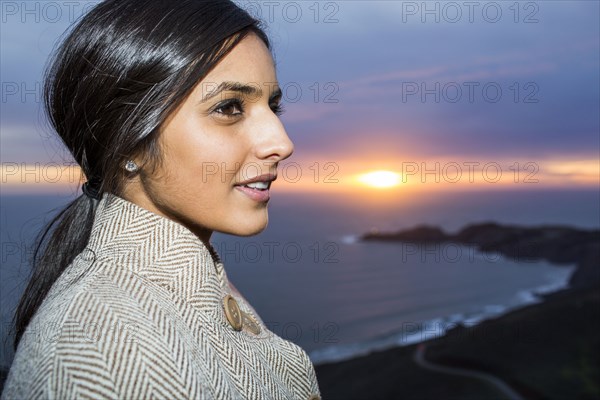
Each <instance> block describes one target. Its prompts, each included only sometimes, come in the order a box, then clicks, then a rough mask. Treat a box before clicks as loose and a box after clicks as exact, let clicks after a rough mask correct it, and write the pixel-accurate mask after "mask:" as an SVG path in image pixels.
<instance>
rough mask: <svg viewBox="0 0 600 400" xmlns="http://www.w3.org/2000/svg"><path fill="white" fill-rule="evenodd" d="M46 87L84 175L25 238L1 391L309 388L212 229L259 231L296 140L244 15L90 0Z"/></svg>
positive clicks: (220, 392)
mask: <svg viewBox="0 0 600 400" xmlns="http://www.w3.org/2000/svg"><path fill="white" fill-rule="evenodd" d="M45 100H46V108H47V112H48V115H49V118H50V121H51V122H52V124H53V126H54V128H55V129H56V131H57V132H58V134H59V135H60V136H61V138H62V140H63V141H64V143H65V144H66V146H67V147H68V149H69V150H70V152H71V153H72V154H73V157H74V158H75V160H76V161H77V162H78V163H79V165H80V166H81V168H82V170H83V172H84V173H85V175H86V176H87V177H88V180H87V182H86V183H85V184H84V185H83V192H84V194H83V195H82V196H80V197H79V198H77V199H76V200H74V201H73V202H72V203H71V204H69V205H68V206H67V207H66V209H65V210H64V211H62V212H61V213H60V215H58V216H57V218H56V219H55V220H54V221H53V222H52V223H51V224H50V226H49V229H48V230H46V231H45V233H44V234H43V235H42V236H41V239H40V241H39V247H38V250H39V252H36V257H34V271H33V275H32V279H31V281H30V283H29V285H28V287H27V288H26V290H25V293H24V295H23V297H22V299H21V302H20V304H19V306H18V309H17V313H16V316H15V322H16V335H15V336H16V339H15V346H16V348H17V351H16V354H15V359H14V362H13V365H12V367H11V370H10V372H9V376H8V378H7V382H6V385H5V390H4V392H3V396H2V398H3V399H17V398H18V399H24V398H57V399H58V398H59V399H68V398H79V397H81V398H121V399H142V398H172V399H184V398H195V399H196V398H198V399H200V398H202V399H230V398H236V399H238V398H248V399H250V398H251V399H259V398H261V399H262V398H265V399H271V398H272V399H309V398H313V399H316V398H319V396H320V393H319V388H318V385H317V381H316V377H315V372H314V368H313V366H312V364H311V362H310V360H309V358H308V357H307V355H306V353H305V352H304V351H303V350H302V349H301V348H299V347H298V346H296V345H294V344H292V343H290V342H288V341H286V340H283V339H282V338H280V337H278V336H276V335H275V334H274V333H272V332H271V331H269V330H268V329H267V327H266V326H265V325H264V323H263V321H262V320H261V319H260V317H259V316H258V315H257V313H256V312H255V310H254V309H253V308H252V307H251V306H250V305H249V304H248V303H247V301H246V300H245V299H244V298H243V297H242V295H241V294H240V293H239V292H238V291H237V290H235V288H234V287H233V286H232V285H231V284H230V282H229V281H228V279H227V275H226V273H225V270H224V266H223V263H222V262H221V261H220V260H219V258H218V255H217V254H216V252H215V251H214V249H213V248H212V247H211V245H210V242H209V240H210V236H211V233H212V232H213V231H219V232H224V233H229V234H235V235H240V236H248V235H253V234H256V233H258V232H260V231H262V230H263V229H264V228H265V226H266V224H267V203H268V199H269V187H270V185H271V183H272V182H273V180H275V178H276V171H277V165H278V163H279V162H280V161H282V160H284V159H285V158H287V157H289V156H290V155H291V153H292V151H293V144H292V143H291V141H290V140H289V138H288V137H287V135H286V132H285V130H284V128H283V126H282V124H281V122H280V120H279V118H278V116H277V114H278V113H279V112H280V104H279V102H280V100H281V92H280V90H279V89H278V86H277V78H276V75H275V69H274V63H273V59H272V57H271V54H270V50H269V41H268V39H267V37H266V36H265V34H264V33H263V31H262V30H261V29H260V28H259V26H258V23H257V21H256V20H254V19H253V18H251V17H250V16H249V15H248V14H247V13H246V12H245V11H243V10H242V9H240V8H238V7H237V6H236V5H235V4H233V3H232V2H230V1H226V0H210V1H207V0H178V1H176V2H173V1H170V0H150V1H149V0H107V1H104V2H102V3H100V4H99V5H98V6H96V7H95V8H94V9H93V10H92V11H91V12H90V13H89V14H87V15H86V16H85V17H84V18H83V19H82V20H81V21H80V22H79V23H78V24H77V26H76V27H75V28H74V29H73V30H72V32H71V33H70V34H69V35H68V37H67V38H66V40H65V41H64V43H63V44H62V46H61V47H60V48H59V50H58V52H57V55H56V60H55V61H54V63H53V65H52V66H51V68H50V69H49V75H48V77H47V81H46V87H45ZM50 228H52V229H50Z"/></svg>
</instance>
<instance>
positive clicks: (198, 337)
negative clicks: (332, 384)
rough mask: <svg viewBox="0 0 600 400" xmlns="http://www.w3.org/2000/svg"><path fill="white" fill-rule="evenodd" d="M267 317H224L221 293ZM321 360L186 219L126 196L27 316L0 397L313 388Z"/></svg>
mask: <svg viewBox="0 0 600 400" xmlns="http://www.w3.org/2000/svg"><path fill="white" fill-rule="evenodd" d="M227 294H231V295H233V296H234V298H235V299H236V300H237V302H238V304H239V308H240V310H242V311H243V312H245V313H247V314H248V315H250V316H251V317H252V318H254V320H255V321H256V322H257V323H258V325H259V326H260V328H261V329H260V332H259V333H258V334H256V333H253V332H251V331H250V330H248V329H246V328H243V329H242V330H241V331H236V330H234V329H233V328H232V326H231V325H230V324H229V322H228V320H227V317H226V315H225V311H224V308H223V298H224V297H225V296H226V295H227ZM319 394H320V393H319V388H318V384H317V381H316V376H315V372H314V368H313V366H312V364H311V362H310V360H309V358H308V356H307V355H306V353H305V352H304V351H303V350H302V349H301V348H300V347H298V346H297V345H295V344H293V343H291V342H289V341H286V340H284V339H282V338H280V337H278V336H277V335H275V334H274V333H273V332H271V331H269V330H268V329H267V327H266V326H265V325H264V323H263V321H262V320H261V319H260V317H259V316H258V315H257V314H256V312H255V310H254V309H253V308H252V307H251V306H250V305H249V304H248V303H247V302H246V300H245V299H244V298H243V297H241V295H239V293H237V292H236V291H233V290H232V288H231V287H230V286H229V281H228V279H227V274H226V273H225V269H224V267H223V263H222V262H221V261H220V260H219V258H218V256H217V255H216V253H215V252H214V250H213V249H212V248H210V249H209V248H207V247H206V246H205V245H204V244H203V243H202V242H201V241H200V240H199V239H198V238H197V237H196V236H195V235H194V234H193V233H192V232H191V231H189V230H188V229H187V228H185V227H184V226H182V225H180V224H178V223H176V222H174V221H171V220H169V219H167V218H164V217H161V216H159V215H156V214H154V213H152V212H150V211H148V210H145V209H143V208H141V207H139V206H137V205H135V204H133V203H130V202H128V201H126V200H124V199H122V198H120V197H117V196H114V195H110V194H105V195H104V197H103V198H102V200H101V201H100V202H99V204H98V209H97V211H96V218H95V221H94V226H93V229H92V233H91V237H90V240H89V243H88V246H87V248H86V249H85V250H84V251H83V252H82V253H81V254H79V255H78V256H77V258H76V259H75V260H74V261H73V263H72V264H71V265H70V266H69V267H68V268H67V270H66V271H65V272H64V273H63V275H62V276H61V277H60V278H59V280H58V281H57V282H56V283H55V285H54V286H53V287H52V289H51V291H50V293H49V294H48V296H47V298H46V299H45V300H44V303H43V304H42V306H41V307H40V309H39V310H38V312H37V313H36V315H35V317H34V318H33V319H32V321H31V323H30V325H29V326H28V328H27V330H26V332H25V334H24V336H23V338H22V340H21V343H20V345H19V348H18V350H17V353H16V355H15V359H14V362H13V365H12V367H11V370H10V373H9V376H8V379H7V381H6V385H5V390H4V392H3V394H2V398H3V399H7V400H8V399H46V398H48V399H72V398H82V399H83V398H89V399H106V398H110V399H128V400H129V399H187V398H193V399H308V398H310V397H311V396H314V395H319Z"/></svg>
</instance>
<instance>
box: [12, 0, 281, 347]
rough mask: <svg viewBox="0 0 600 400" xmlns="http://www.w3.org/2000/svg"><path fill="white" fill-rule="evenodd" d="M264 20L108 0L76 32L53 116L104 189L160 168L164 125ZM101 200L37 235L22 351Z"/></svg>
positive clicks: (204, 4)
mask: <svg viewBox="0 0 600 400" xmlns="http://www.w3.org/2000/svg"><path fill="white" fill-rule="evenodd" d="M251 32H253V33H255V34H256V35H258V36H259V37H260V38H261V39H262V40H263V41H264V43H265V44H266V45H267V47H268V48H270V44H269V40H268V38H267V36H266V35H265V33H264V32H263V30H262V29H261V27H260V23H259V21H257V20H256V19H254V18H253V17H251V16H250V15H249V14H248V13H247V12H246V11H244V10H243V9H241V8H240V7H238V6H237V5H236V4H234V3H233V2H231V1H229V0H177V1H173V0H106V1H104V2H102V3H100V4H98V5H97V6H96V7H94V8H93V9H92V10H91V11H90V12H89V13H88V14H86V15H85V16H84V17H83V18H82V19H81V21H79V23H77V25H76V26H75V27H74V28H73V29H72V31H71V32H70V33H69V34H68V36H67V37H66V39H65V40H64V41H63V43H62V44H61V46H60V47H59V48H58V50H57V52H56V55H55V58H54V60H53V62H52V63H51V64H50V66H49V68H48V70H47V73H46V80H45V85H44V101H45V108H46V113H47V115H48V118H49V120H50V122H51V124H52V126H53V128H54V129H55V130H56V132H57V133H58V135H59V136H60V137H61V139H62V141H63V142H64V144H65V145H66V147H67V148H68V149H69V151H70V152H71V153H72V155H73V157H74V159H75V161H76V162H77V163H78V164H79V165H80V166H81V169H82V172H83V173H84V174H85V176H86V177H87V180H88V182H89V184H94V185H95V187H94V190H95V191H98V192H99V193H103V192H108V193H113V194H116V195H120V193H122V190H123V187H124V183H125V180H126V179H127V175H125V171H124V169H123V165H124V164H125V162H126V161H127V160H128V159H130V158H132V157H133V156H134V155H138V156H141V157H142V158H143V161H142V164H145V165H149V166H150V168H151V167H152V166H156V165H157V164H156V163H158V162H160V152H159V150H160V149H159V148H158V146H157V137H158V134H159V129H160V127H161V125H162V124H163V122H164V121H165V120H166V118H167V117H168V116H169V114H171V113H172V112H173V111H174V110H175V109H176V108H177V107H178V106H179V105H180V104H181V103H182V102H183V101H184V99H185V98H186V97H187V96H188V95H189V94H190V92H191V91H192V89H193V88H194V87H195V86H196V84H197V83H198V82H199V81H200V80H201V79H202V78H203V77H205V76H206V75H207V74H208V73H209V72H210V70H211V69H212V68H213V67H214V66H215V65H216V64H217V63H218V62H219V61H220V60H221V59H222V58H223V57H224V56H225V55H226V54H227V53H228V52H229V51H230V50H231V49H232V48H233V47H235V46H236V44H237V43H239V42H240V41H241V40H242V39H243V38H244V37H245V36H246V35H247V34H249V33H251ZM97 204H98V200H96V199H93V198H90V197H88V196H86V195H81V196H79V197H78V198H76V199H75V200H73V201H72V202H71V203H69V204H68V205H67V206H66V207H65V208H64V209H63V210H62V211H60V213H58V215H56V216H55V217H54V218H53V219H52V220H51V221H50V222H49V223H48V225H47V226H46V227H45V228H44V229H43V230H42V231H41V232H40V234H39V235H38V237H37V238H36V243H35V252H34V254H33V259H32V273H31V278H30V281H29V283H28V285H27V287H26V289H25V292H24V294H23V296H22V297H21V300H20V302H19V305H18V306H17V309H16V312H15V315H14V325H15V339H14V346H15V349H16V348H17V346H18V344H19V341H20V339H21V336H22V335H23V332H24V331H25V329H26V327H27V325H28V323H29V321H30V320H31V318H32V317H33V315H34V314H35V313H36V311H37V309H38V308H39V306H40V305H41V303H42V301H43V300H44V298H45V297H46V295H47V294H48V291H49V290H50V288H51V286H52V285H53V284H54V282H55V281H56V280H57V279H58V277H59V276H60V275H61V273H62V272H63V271H64V270H65V269H66V268H67V266H69V264H71V262H72V261H73V260H74V258H75V257H76V256H77V255H78V254H79V253H80V252H81V251H82V250H83V249H84V248H85V246H86V245H87V242H88V240H89V236H90V232H91V229H92V223H93V221H94V214H95V210H96V205H97Z"/></svg>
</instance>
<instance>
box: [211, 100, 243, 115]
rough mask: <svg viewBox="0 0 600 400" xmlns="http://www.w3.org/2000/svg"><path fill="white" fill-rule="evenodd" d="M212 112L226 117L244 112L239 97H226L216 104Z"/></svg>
mask: <svg viewBox="0 0 600 400" xmlns="http://www.w3.org/2000/svg"><path fill="white" fill-rule="evenodd" d="M213 112H214V113H216V114H220V115H223V116H225V117H228V118H234V117H237V116H240V115H242V114H243V113H244V103H243V101H242V100H241V99H228V100H225V101H222V102H221V103H219V104H217V106H216V107H215V108H213Z"/></svg>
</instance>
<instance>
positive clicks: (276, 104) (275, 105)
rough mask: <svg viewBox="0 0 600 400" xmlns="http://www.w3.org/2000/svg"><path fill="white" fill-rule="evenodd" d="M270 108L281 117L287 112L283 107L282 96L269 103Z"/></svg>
mask: <svg viewBox="0 0 600 400" xmlns="http://www.w3.org/2000/svg"><path fill="white" fill-rule="evenodd" d="M269 107H271V110H273V113H275V115H281V114H283V113H284V112H285V108H284V107H283V104H281V96H278V97H276V98H274V99H272V100H271V102H270V103H269Z"/></svg>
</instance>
